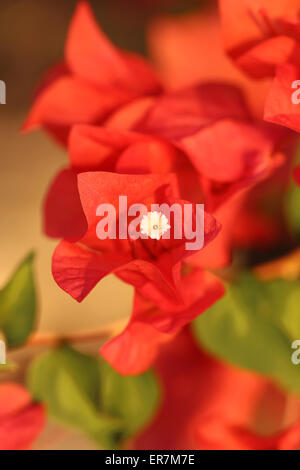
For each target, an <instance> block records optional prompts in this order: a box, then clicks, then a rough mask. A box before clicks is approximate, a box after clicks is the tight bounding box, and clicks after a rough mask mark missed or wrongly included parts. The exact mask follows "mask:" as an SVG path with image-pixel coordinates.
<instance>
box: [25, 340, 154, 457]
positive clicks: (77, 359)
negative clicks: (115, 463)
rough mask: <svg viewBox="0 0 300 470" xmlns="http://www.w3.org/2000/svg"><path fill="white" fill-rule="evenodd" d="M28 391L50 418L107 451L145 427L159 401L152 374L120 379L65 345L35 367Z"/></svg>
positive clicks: (30, 377) (31, 374)
mask: <svg viewBox="0 0 300 470" xmlns="http://www.w3.org/2000/svg"><path fill="white" fill-rule="evenodd" d="M28 387H29V389H30V390H31V393H32V394H33V396H34V397H35V399H36V400H39V401H42V402H44V403H46V404H47V406H48V410H49V413H50V414H51V415H52V416H53V417H55V418H57V419H59V420H60V421H62V422H63V423H65V424H67V425H69V426H72V427H76V428H78V429H80V430H81V431H83V432H85V433H86V434H87V435H89V436H90V437H91V438H93V439H94V440H95V441H96V442H97V443H98V444H100V446H102V447H105V448H116V447H118V446H119V445H120V444H121V443H122V441H123V439H124V438H125V437H127V436H130V435H132V434H133V433H134V432H136V431H137V430H139V429H140V428H141V427H142V426H143V425H145V424H146V422H147V421H148V420H149V419H150V417H151V415H152V413H153V412H154V408H155V406H156V404H157V396H158V393H157V387H156V382H155V381H154V379H153V378H152V376H151V375H150V374H143V375H142V376H139V377H134V378H128V377H122V376H120V375H118V374H117V373H116V372H114V371H113V370H112V369H111V368H110V367H109V366H107V365H106V364H104V363H102V361H101V362H100V360H99V361H98V360H97V359H94V358H92V357H90V356H87V355H84V354H81V353H79V352H77V351H75V350H74V349H72V348H71V347H69V346H67V345H65V346H61V347H60V348H58V349H56V350H53V351H50V352H47V353H44V354H43V355H41V356H39V357H38V358H37V359H36V360H35V361H34V362H33V364H32V365H31V367H30V369H29V373H28Z"/></svg>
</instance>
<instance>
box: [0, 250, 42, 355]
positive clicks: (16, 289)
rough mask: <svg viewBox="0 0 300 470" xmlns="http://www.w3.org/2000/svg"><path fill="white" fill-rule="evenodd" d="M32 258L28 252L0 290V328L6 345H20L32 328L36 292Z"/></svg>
mask: <svg viewBox="0 0 300 470" xmlns="http://www.w3.org/2000/svg"><path fill="white" fill-rule="evenodd" d="M33 259H34V256H33V254H30V255H29V256H28V257H27V258H26V259H25V260H24V261H23V262H22V263H21V264H20V266H19V267H18V268H17V270H16V271H15V273H14V274H13V276H12V278H11V279H10V281H9V282H8V283H7V284H6V286H5V287H4V288H3V289H2V290H1V291H0V330H2V331H3V333H4V335H5V337H6V342H7V346H8V347H17V346H20V345H22V344H23V343H24V342H25V341H26V339H27V338H28V336H29V335H30V333H31V332H32V330H33V329H34V325H35V314H36V294H35V287H34V278H33Z"/></svg>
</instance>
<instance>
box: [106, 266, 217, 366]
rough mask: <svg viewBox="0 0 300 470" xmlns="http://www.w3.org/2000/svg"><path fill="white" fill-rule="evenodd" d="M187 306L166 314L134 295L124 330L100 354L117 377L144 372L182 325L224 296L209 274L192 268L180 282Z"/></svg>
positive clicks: (215, 279) (214, 279) (213, 277)
mask: <svg viewBox="0 0 300 470" xmlns="http://www.w3.org/2000/svg"><path fill="white" fill-rule="evenodd" d="M182 287H183V295H184V297H185V304H186V306H185V307H184V308H183V307H182V306H181V305H180V306H178V309H177V310H173V311H172V312H170V311H165V310H163V309H160V308H158V307H157V306H155V305H154V304H153V303H151V302H149V301H147V300H146V299H144V298H143V297H142V296H141V295H139V294H137V293H136V294H135V299H134V307H133V313H132V315H131V318H130V321H129V323H128V325H127V327H126V328H125V330H124V331H123V332H122V333H121V334H119V335H118V336H116V337H115V338H113V339H111V340H110V341H109V342H107V343H106V344H105V345H104V346H102V348H101V349H100V352H101V354H102V356H103V357H104V358H105V359H106V360H107V361H108V362H109V363H110V364H111V365H112V366H113V367H114V368H115V369H116V370H117V371H118V372H119V373H120V374H126V375H127V374H140V373H142V372H144V371H145V370H147V369H148V368H149V367H150V365H151V364H152V362H153V361H154V359H155V358H156V355H157V353H158V351H159V346H160V345H161V344H162V343H164V342H167V341H170V340H171V339H172V337H173V335H174V334H176V333H177V332H178V331H179V330H180V329H181V328H182V327H183V326H184V325H186V324H188V323H189V322H191V321H192V320H193V319H194V318H195V317H197V316H198V315H200V314H201V313H202V312H204V311H205V310H206V309H207V308H209V307H210V306H211V305H213V304H214V303H215V302H216V301H217V300H218V299H219V298H220V297H222V295H223V294H224V287H223V285H222V283H221V282H220V281H219V280H218V279H217V278H216V277H215V276H213V275H212V274H210V273H207V272H205V271H203V270H201V269H194V270H192V271H190V272H189V273H188V274H186V275H185V276H184V277H183V279H182Z"/></svg>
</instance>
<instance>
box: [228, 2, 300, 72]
mask: <svg viewBox="0 0 300 470" xmlns="http://www.w3.org/2000/svg"><path fill="white" fill-rule="evenodd" d="M219 5H220V13H221V21H222V29H223V36H224V42H225V49H226V50H227V52H228V53H229V55H230V56H231V57H232V59H233V60H234V61H235V63H236V64H237V66H238V67H240V68H241V69H242V70H243V71H245V72H246V73H247V74H249V75H250V76H252V77H254V78H262V77H268V76H273V75H274V72H275V68H276V67H277V66H278V65H281V64H284V63H286V62H290V61H295V63H298V64H299V60H300V59H299V57H300V46H299V39H300V28H299V12H300V5H299V1H298V0H284V1H283V0H272V1H269V0H240V1H236V0H219Z"/></svg>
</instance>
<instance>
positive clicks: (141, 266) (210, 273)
mask: <svg viewBox="0 0 300 470" xmlns="http://www.w3.org/2000/svg"><path fill="white" fill-rule="evenodd" d="M218 16H219V17H220V18H221V23H220V25H219V23H218V19H219V18H218ZM237 18H238V20H237ZM221 36H222V38H223V39H222V41H223V42H222V41H221ZM149 42H150V48H151V51H152V56H153V57H154V58H155V62H156V66H154V65H153V64H151V63H150V62H148V61H147V60H146V59H144V58H142V57H141V56H139V55H137V54H133V53H130V52H127V51H123V50H121V49H119V48H118V47H116V46H114V45H113V44H112V43H111V42H110V40H109V39H108V38H107V37H106V36H105V34H104V33H103V32H102V31H101V29H100V27H99V26H98V24H97V23H96V20H95V18H94V16H93V13H92V11H91V8H90V6H89V5H88V3H87V2H84V1H81V2H79V3H78V6H77V8H76V11H75V13H74V16H73V18H72V21H71V25H70V29H69V32H68V36H67V41H66V45H65V57H64V60H63V62H61V63H59V64H56V65H55V66H54V67H53V68H52V69H51V70H50V71H49V72H48V73H47V74H46V75H45V77H44V78H43V79H42V81H41V84H40V86H39V88H38V91H37V94H36V97H35V100H34V103H33V106H32V109H31V111H30V112H29V115H28V117H27V119H26V121H25V123H24V125H23V130H24V131H29V130H32V129H34V128H37V127H39V128H43V129H44V130H45V131H46V132H47V133H49V134H50V135H51V136H52V137H53V138H54V139H55V140H56V141H57V142H59V143H60V144H61V145H62V146H63V147H64V148H65V149H66V152H67V155H68V162H67V163H66V164H65V166H64V168H63V169H61V170H60V171H59V173H58V174H57V175H56V177H55V178H54V180H53V181H52V183H51V185H50V187H49V190H48V192H47V195H46V198H45V202H44V211H43V225H44V231H45V233H46V234H47V235H48V236H49V237H52V238H59V239H60V242H59V243H58V245H57V247H56V249H55V252H54V255H53V261H52V272H53V277H54V279H55V281H56V283H57V284H58V286H59V287H60V288H61V289H63V290H64V291H65V292H67V293H68V294H69V295H70V296H72V297H73V298H74V299H76V300H77V301H79V302H81V301H83V300H84V299H85V298H86V296H87V295H88V294H89V293H90V292H91V290H92V289H94V288H95V286H96V285H97V284H98V283H99V282H100V281H101V280H102V279H103V278H104V277H105V276H107V275H109V274H111V273H113V274H115V275H116V276H117V277H118V278H119V279H121V280H122V281H124V282H126V283H128V284H129V285H131V286H132V287H133V288H134V302H133V308H132V313H131V316H130V319H129V321H128V324H127V326H126V327H125V329H124V330H123V331H121V332H120V333H119V334H118V335H116V336H114V337H113V338H110V339H109V340H108V341H107V342H106V343H105V344H104V345H103V346H102V347H101V349H100V353H101V356H102V357H103V358H104V359H105V360H106V361H107V362H108V363H109V364H110V365H111V366H112V368H113V369H114V370H115V371H117V372H118V373H119V374H121V375H124V376H129V375H139V374H141V373H143V372H145V371H147V370H148V369H149V367H150V366H151V365H153V367H154V368H155V370H156V373H157V375H158V377H159V379H160V382H161V384H162V388H163V393H164V396H163V401H162V404H161V407H160V410H159V412H158V414H157V416H156V418H155V419H154V421H153V422H152V423H151V424H150V425H149V426H148V427H147V428H146V429H144V431H143V432H142V433H140V435H138V436H136V438H135V439H133V440H130V442H128V446H129V447H132V448H141V449H144V448H153V449H177V448H181V449H182V448H184V449H195V448H197V449H224V448H225V449H232V448H235V449H265V448H268V449H283V448H284V449H286V448H288V449H290V448H291V449H294V448H299V446H300V441H299V426H300V424H299V419H296V420H294V421H292V422H288V423H286V426H285V427H282V426H277V430H276V431H274V432H273V434H272V435H268V436H263V435H261V434H260V433H259V432H257V427H255V428H254V426H252V425H253V423H251V418H252V417H253V415H254V414H255V412H256V410H257V409H258V408H259V406H260V405H261V402H263V403H264V404H265V403H266V402H268V401H269V405H270V409H269V413H270V414H273V415H274V416H275V415H276V418H278V422H279V421H280V420H281V421H280V422H281V423H282V419H283V414H284V413H282V406H281V405H282V403H285V401H286V400H287V399H290V397H287V395H286V394H284V393H281V392H280V391H279V390H278V389H277V388H276V387H275V385H274V384H273V382H272V381H271V380H270V377H271V378H273V377H274V374H273V376H272V374H271V373H270V374H269V375H270V377H269V378H262V377H258V376H256V375H255V374H252V373H250V372H245V371H241V370H237V369H234V368H231V367H229V366H227V365H225V364H223V363H222V362H220V361H218V360H217V359H216V358H214V357H212V356H210V355H208V354H207V353H206V352H204V351H203V350H202V348H201V347H199V345H196V344H195V340H194V339H193V337H192V333H191V331H190V329H189V326H188V325H189V324H190V323H191V322H192V321H193V320H195V319H196V318H197V317H198V316H199V315H200V314H202V313H204V312H206V311H207V310H211V308H214V307H216V306H217V305H219V302H220V301H223V299H222V298H224V294H225V287H224V279H226V274H225V275H224V272H225V273H226V271H224V268H228V267H229V266H231V268H232V257H233V253H235V252H237V251H238V250H239V249H241V248H244V249H245V248H246V250H248V251H252V252H256V251H257V250H258V251H259V250H261V249H264V248H265V247H268V248H270V247H271V248H273V247H278V246H281V245H284V244H285V243H287V241H288V242H290V238H292V237H290V233H289V229H288V227H287V224H286V220H285V217H284V215H282V214H281V213H280V214H279V215H278V211H277V212H276V209H277V208H278V207H279V205H280V204H281V203H282V200H283V198H284V194H285V189H286V188H287V186H288V184H289V181H290V173H291V166H292V161H293V155H294V150H295V147H296V145H297V143H298V137H297V135H296V134H295V132H293V131H295V130H296V131H298V132H300V108H298V106H299V105H298V104H297V103H296V102H295V100H293V99H292V94H293V92H295V89H296V88H297V85H295V83H296V82H297V80H298V79H299V80H300V59H299V57H300V1H299V0H272V2H271V1H267V0H241V1H237V0H219V11H218V13H217V12H216V11H215V10H214V9H209V10H208V11H204V12H200V13H199V14H198V13H197V14H192V15H190V16H189V15H187V16H186V17H184V18H183V19H158V20H157V21H155V22H153V24H152V25H151V27H150V29H149ZM208 43H209V44H210V46H211V48H210V50H209V52H208V51H207V44H208ZM174 51H176V54H175V55H174ZM186 51H187V52H186ZM299 84H300V82H299ZM299 102H300V100H299ZM263 109H264V118H263ZM278 124H281V125H283V126H284V127H281V126H278ZM287 128H289V129H287ZM295 177H296V181H297V182H298V183H299V185H300V167H299V168H298V169H297V168H296V170H295ZM121 196H123V197H124V196H125V197H126V200H127V203H128V205H143V206H144V207H146V209H147V214H144V215H143V217H141V220H140V230H141V234H142V235H143V236H142V237H140V238H138V239H136V238H134V237H130V234H129V236H127V235H128V234H127V233H126V236H119V237H115V236H114V237H107V238H105V237H103V238H99V237H98V236H97V226H98V223H99V220H100V219H99V213H98V207H99V205H100V204H103V205H111V206H113V207H114V208H115V215H116V220H117V222H118V223H119V224H120V223H121V222H120V221H121V220H122V219H123V218H124V213H123V211H122V210H121V209H120V207H119V204H118V201H119V198H120V197H121ZM270 200H272V202H273V206H276V207H275V210H274V208H273V212H272V210H270V211H269V212H267V211H265V210H264V208H265V206H266V201H270ZM154 204H156V205H158V206H159V207H162V206H164V205H166V206H168V207H173V206H175V205H176V207H179V208H180V209H183V208H184V206H185V205H186V204H189V207H190V208H191V214H190V215H191V221H192V223H193V224H194V225H195V223H196V219H197V206H198V205H199V204H201V205H203V206H204V214H203V220H204V226H203V244H202V245H203V246H201V248H199V249H197V250H189V249H187V248H186V242H187V241H188V240H187V238H188V237H186V235H184V236H182V237H181V238H178V237H176V236H175V233H174V230H173V223H172V218H168V217H167V216H166V215H165V213H164V212H163V211H160V210H158V211H155V210H153V205H154ZM269 206H271V204H269ZM274 211H275V214H274ZM102 215H103V214H102ZM126 217H127V214H126ZM182 225H184V220H183V219H182ZM166 233H168V234H169V235H170V236H168V237H166V236H165V235H166ZM293 243H294V240H292V241H291V245H292V244H293ZM228 277H229V279H230V275H229V276H228ZM226 280H227V279H226ZM221 299H222V300H221ZM249 299H250V297H249ZM249 301H252V298H251V299H250V300H249ZM228 308H229V307H228ZM229 310H230V308H229ZM210 313H211V312H210V311H208V312H206V313H205V316H209V315H210ZM201 318H202V317H201ZM242 323H243V322H242V320H241V322H240V324H242ZM240 324H239V326H240ZM228 325H229V323H228ZM228 325H227V324H226V325H225V327H224V329H226V328H229V326H228ZM246 330H247V328H246V327H245V329H244V330H243V333H242V334H241V336H243V335H244V334H245V335H246V334H247V331H248V330H247V331H246ZM245 331H246V333H245ZM224 334H226V331H225V332H224ZM250 368H251V367H250ZM0 392H1V391H0ZM278 403H280V406H278ZM183 404H184V406H183ZM264 406H265V405H264ZM279 409H280V413H279V411H278V410H279ZM295 409H296V410H297V414H299V401H297V400H295ZM277 414H278V416H277ZM279 415H280V416H279ZM275 428H276V426H275ZM0 432H1V410H0Z"/></svg>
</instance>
